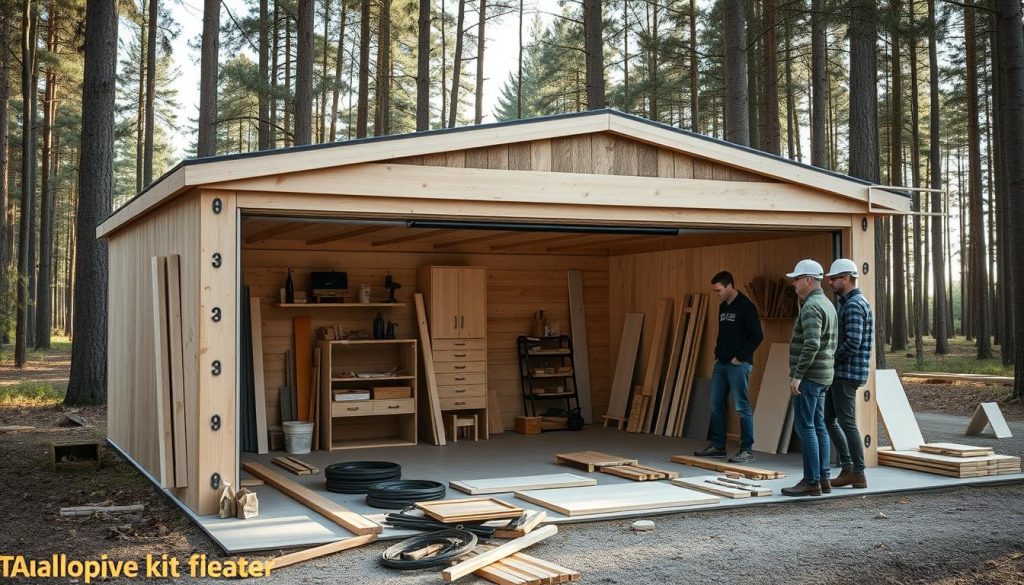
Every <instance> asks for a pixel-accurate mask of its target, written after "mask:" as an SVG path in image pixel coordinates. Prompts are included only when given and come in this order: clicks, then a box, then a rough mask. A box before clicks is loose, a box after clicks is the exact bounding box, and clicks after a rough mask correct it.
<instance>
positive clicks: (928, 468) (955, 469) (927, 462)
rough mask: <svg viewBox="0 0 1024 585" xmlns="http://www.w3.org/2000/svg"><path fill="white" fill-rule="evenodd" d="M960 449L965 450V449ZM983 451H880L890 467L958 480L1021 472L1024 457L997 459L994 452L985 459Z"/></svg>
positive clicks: (942, 446)
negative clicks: (1021, 461)
mask: <svg viewBox="0 0 1024 585" xmlns="http://www.w3.org/2000/svg"><path fill="white" fill-rule="evenodd" d="M958 447H962V449H961V448H958ZM926 449H927V450H926ZM983 449H984V448H981V449H978V448H977V447H971V446H969V445H953V444H950V443H937V444H933V445H922V447H921V449H920V450H918V451H893V450H890V449H879V450H878V462H879V463H880V464H882V465H888V466H889V467H899V468H901V469H910V470H913V471H923V472H925V473H934V474H937V475H945V476H948V477H956V478H967V477H987V476H991V475H1008V474H1013V473H1020V472H1021V469H1020V457H1013V456H1011V455H996V454H995V453H993V452H992V451H991V450H988V452H987V453H986V454H984V455H977V453H978V452H979V451H981V450H983ZM936 451H938V452H936ZM942 453H946V454H942Z"/></svg>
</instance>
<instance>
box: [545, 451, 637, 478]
mask: <svg viewBox="0 0 1024 585" xmlns="http://www.w3.org/2000/svg"><path fill="white" fill-rule="evenodd" d="M555 463H557V464H559V465H569V466H570V467H577V468H579V469H582V470H584V471H589V472H591V473H593V472H594V471H595V470H598V469H601V468H602V467H614V466H621V465H636V464H637V463H639V461H637V460H636V459H630V458H627V457H619V456H617V455H609V454H607V453H601V452H600V451H578V452H576V453H562V454H559V455H555Z"/></svg>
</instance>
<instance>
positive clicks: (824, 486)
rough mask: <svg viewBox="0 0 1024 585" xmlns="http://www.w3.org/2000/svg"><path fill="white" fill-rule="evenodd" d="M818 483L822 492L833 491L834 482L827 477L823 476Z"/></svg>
mask: <svg viewBox="0 0 1024 585" xmlns="http://www.w3.org/2000/svg"><path fill="white" fill-rule="evenodd" d="M818 485H819V486H820V487H821V493H823V494H831V493H832V482H830V481H829V480H828V478H827V477H823V478H821V481H819V482H818Z"/></svg>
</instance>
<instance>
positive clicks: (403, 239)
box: [370, 228, 449, 248]
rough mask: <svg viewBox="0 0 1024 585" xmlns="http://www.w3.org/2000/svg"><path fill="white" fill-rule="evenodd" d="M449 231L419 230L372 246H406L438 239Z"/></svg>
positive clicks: (374, 243) (373, 243) (376, 242)
mask: <svg viewBox="0 0 1024 585" xmlns="http://www.w3.org/2000/svg"><path fill="white" fill-rule="evenodd" d="M405 229H409V228H405ZM448 231H449V230H434V229H418V230H415V231H413V232H412V233H407V234H405V235H404V236H399V237H397V238H389V239H387V240H379V241H374V242H372V243H371V244H370V245H371V246H373V247H375V248H376V247H379V246H393V245H395V244H404V243H407V242H416V241H419V240H427V239H430V238H436V237H438V236H443V235H445V234H446V233H448Z"/></svg>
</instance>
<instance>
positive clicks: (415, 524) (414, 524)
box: [384, 510, 494, 538]
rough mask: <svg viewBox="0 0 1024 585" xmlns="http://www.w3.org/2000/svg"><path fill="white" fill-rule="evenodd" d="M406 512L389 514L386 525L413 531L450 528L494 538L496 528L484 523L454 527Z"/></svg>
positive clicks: (385, 519)
mask: <svg viewBox="0 0 1024 585" xmlns="http://www.w3.org/2000/svg"><path fill="white" fill-rule="evenodd" d="M405 512H406V510H403V511H402V512H392V513H390V514H388V515H387V516H386V517H385V518H384V523H385V524H387V525H388V526H393V527H395V528H409V529H412V530H445V529H448V528H461V529H463V530H468V531H470V532H472V533H473V534H475V535H477V536H479V537H480V538H491V537H492V536H494V528H492V527H490V526H484V525H483V522H463V523H459V524H457V525H452V524H445V523H444V522H440V521H438V520H434V519H433V518H428V517H426V516H418V515H413V514H406V513H405Z"/></svg>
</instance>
